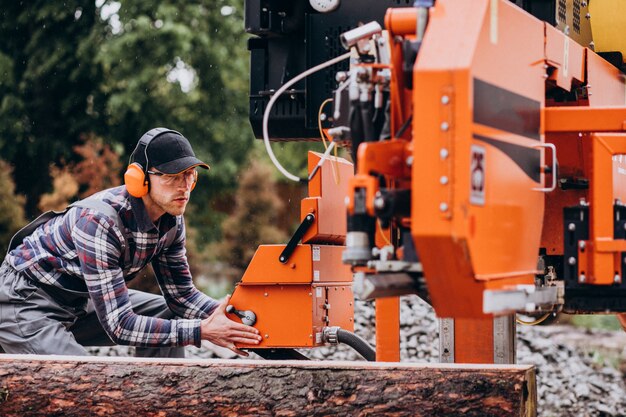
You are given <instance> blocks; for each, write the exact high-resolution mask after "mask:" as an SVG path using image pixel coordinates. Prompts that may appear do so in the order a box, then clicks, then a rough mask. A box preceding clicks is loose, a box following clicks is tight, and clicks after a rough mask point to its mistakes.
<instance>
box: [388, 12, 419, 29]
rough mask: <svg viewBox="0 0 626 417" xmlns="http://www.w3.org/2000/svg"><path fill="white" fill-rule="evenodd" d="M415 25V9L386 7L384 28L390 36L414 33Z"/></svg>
mask: <svg viewBox="0 0 626 417" xmlns="http://www.w3.org/2000/svg"><path fill="white" fill-rule="evenodd" d="M416 26H417V9H413V8H408V7H407V8H397V9H387V13H386V14H385V28H386V29H387V30H388V31H389V32H391V35H392V36H405V35H414V34H415V28H416Z"/></svg>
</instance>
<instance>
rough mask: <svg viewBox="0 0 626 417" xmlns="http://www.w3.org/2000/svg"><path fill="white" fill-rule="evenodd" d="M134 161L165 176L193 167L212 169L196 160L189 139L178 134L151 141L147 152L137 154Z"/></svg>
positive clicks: (161, 135)
mask: <svg viewBox="0 0 626 417" xmlns="http://www.w3.org/2000/svg"><path fill="white" fill-rule="evenodd" d="M146 154H147V155H148V161H146ZM134 160H135V162H138V163H140V164H141V165H142V166H144V167H146V169H150V168H154V169H157V170H158V171H159V172H162V173H164V174H178V173H179V172H183V171H185V170H188V169H189V168H193V167H202V168H205V169H210V167H209V165H208V164H206V163H204V162H202V161H201V160H199V159H198V158H196V154H195V153H194V152H193V149H192V148H191V144H190V143H189V141H188V140H187V138H186V137H184V136H183V135H181V134H179V133H176V132H165V133H161V134H159V135H157V136H156V137H155V138H154V139H152V140H151V141H150V143H149V144H148V149H147V150H146V149H141V150H139V152H136V153H135V156H134ZM146 165H148V166H146Z"/></svg>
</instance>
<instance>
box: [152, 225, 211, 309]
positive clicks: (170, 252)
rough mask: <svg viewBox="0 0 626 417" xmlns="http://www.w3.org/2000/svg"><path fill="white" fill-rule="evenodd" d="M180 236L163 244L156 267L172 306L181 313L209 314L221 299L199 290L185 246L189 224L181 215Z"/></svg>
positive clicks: (177, 235)
mask: <svg viewBox="0 0 626 417" xmlns="http://www.w3.org/2000/svg"><path fill="white" fill-rule="evenodd" d="M177 221H178V222H179V224H178V230H177V233H176V238H175V239H174V242H172V244H171V246H170V247H168V248H163V250H162V251H161V253H160V254H159V255H158V257H157V258H156V259H155V260H154V261H152V268H153V269H154V273H155V275H156V278H157V281H158V283H159V287H160V288H161V291H162V292H163V295H164V296H165V301H166V302H167V305H168V307H169V308H170V309H171V310H172V311H173V312H174V313H175V314H176V315H177V316H179V317H182V318H189V319H197V318H201V319H204V318H207V317H209V316H210V315H211V313H213V311H214V310H215V309H216V308H217V306H218V304H219V303H218V302H217V301H215V300H214V299H212V298H211V297H209V296H208V295H206V294H204V293H203V292H202V291H200V290H198V289H197V288H196V286H195V285H194V284H193V280H192V277H191V272H190V270H189V263H188V262H187V256H186V249H185V242H186V238H185V224H184V222H182V221H181V219H180V218H177Z"/></svg>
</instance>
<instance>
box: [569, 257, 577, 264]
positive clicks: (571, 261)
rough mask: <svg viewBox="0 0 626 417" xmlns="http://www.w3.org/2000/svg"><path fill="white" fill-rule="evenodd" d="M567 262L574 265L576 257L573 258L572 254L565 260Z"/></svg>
mask: <svg viewBox="0 0 626 417" xmlns="http://www.w3.org/2000/svg"><path fill="white" fill-rule="evenodd" d="M567 263H568V264H570V265H576V258H574V257H573V256H570V257H569V259H568V260H567Z"/></svg>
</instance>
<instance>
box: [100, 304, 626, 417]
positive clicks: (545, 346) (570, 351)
mask: <svg viewBox="0 0 626 417" xmlns="http://www.w3.org/2000/svg"><path fill="white" fill-rule="evenodd" d="M373 323H374V308H373V303H364V302H357V303H356V304H355V333H357V334H358V335H359V336H361V337H363V338H365V339H366V340H367V341H368V342H370V343H371V344H374V332H373V327H374V326H373ZM400 323H401V328H400V340H401V342H400V355H401V361H402V362H437V361H438V357H439V345H438V324H437V320H436V318H435V316H434V313H433V311H432V309H431V308H430V307H429V306H428V305H426V304H425V303H423V302H422V301H421V300H419V299H418V298H417V297H415V296H407V297H402V302H401V308H400ZM517 336H518V338H517V363H520V364H533V365H535V366H536V367H537V396H538V408H539V410H538V411H539V416H542V417H553V416H554V417H556V416H568V417H569V416H580V417H586V416H598V417H600V416H626V386H625V384H624V375H623V374H622V372H621V371H620V370H619V369H618V368H619V364H620V363H626V349H625V348H626V335H624V334H622V333H621V332H620V333H616V332H607V331H590V330H581V329H579V328H575V327H572V326H565V325H555V326H519V325H518V326H517ZM186 349H187V356H188V357H190V358H205V359H206V358H234V357H236V355H235V354H233V353H232V352H231V351H230V350H227V349H222V348H220V347H217V346H214V345H212V344H210V343H208V342H205V344H204V345H203V346H202V347H201V348H196V347H188V348H186ZM92 353H93V354H94V355H101V356H132V353H133V349H132V348H127V347H113V348H93V349H92ZM302 353H304V354H305V355H306V356H308V357H310V358H311V359H331V360H363V359H362V358H361V357H360V356H359V355H358V354H357V353H356V352H354V351H353V350H352V349H351V348H349V347H347V346H336V347H334V346H333V347H321V348H316V349H312V350H306V351H305V350H303V351H302ZM251 356H252V355H251Z"/></svg>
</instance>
